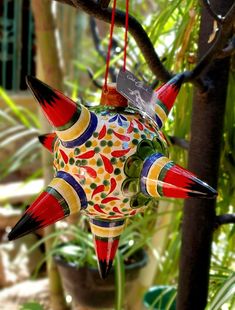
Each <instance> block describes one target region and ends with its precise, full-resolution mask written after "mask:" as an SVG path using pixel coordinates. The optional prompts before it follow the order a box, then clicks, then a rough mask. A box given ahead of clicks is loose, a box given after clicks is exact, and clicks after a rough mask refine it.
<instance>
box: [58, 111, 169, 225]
mask: <svg viewBox="0 0 235 310" xmlns="http://www.w3.org/2000/svg"><path fill="white" fill-rule="evenodd" d="M99 109H100V108H99ZM118 112H119V113H117V111H115V109H110V108H102V109H100V111H99V110H98V111H97V113H96V115H98V116H100V118H99V121H98V125H97V128H96V130H95V131H94V132H93V135H92V137H91V138H90V139H89V140H88V141H86V142H85V143H84V144H83V145H81V146H79V147H75V148H73V149H68V148H66V147H64V146H63V145H62V143H61V142H60V141H59V140H57V142H56V144H55V150H54V153H55V161H54V167H55V168H56V171H59V170H64V171H66V172H68V173H70V174H72V175H73V176H74V177H75V178H76V180H77V181H78V182H79V183H80V184H81V185H82V186H83V188H84V190H85V193H86V196H87V202H88V206H87V208H86V209H85V212H86V213H87V214H88V215H89V216H91V217H94V218H96V217H97V218H105V219H107V218H108V219H115V218H116V219H118V218H123V217H127V216H130V215H134V214H136V213H137V212H139V211H141V210H142V208H143V207H145V206H146V205H147V204H145V203H144V202H145V201H148V200H149V198H146V199H145V200H141V199H140V200H139V204H138V205H135V206H134V205H133V204H130V201H131V198H130V194H131V191H130V192H128V193H127V190H126V189H125V190H123V184H124V182H125V184H126V181H125V180H126V177H127V175H126V173H125V172H124V166H125V163H126V161H127V159H128V158H130V156H131V155H132V154H134V153H136V152H137V150H139V151H140V146H141V144H140V142H141V141H142V140H144V141H145V140H146V141H151V140H153V139H155V140H156V141H157V140H159V141H162V142H161V145H165V144H166V143H165V141H164V140H163V138H162V137H160V136H159V135H158V134H157V138H156V137H155V136H156V131H155V129H154V127H153V126H152V124H151V123H150V122H148V121H146V120H144V119H143V118H142V117H141V116H140V115H139V114H136V113H133V112H130V111H129V110H128V109H126V110H125V109H124V108H122V109H121V110H120V109H118ZM121 113H122V114H121ZM155 140H153V141H155ZM143 151H144V149H143ZM141 153H142V151H141ZM150 200H151V199H150Z"/></svg>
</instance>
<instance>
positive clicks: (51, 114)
mask: <svg viewBox="0 0 235 310" xmlns="http://www.w3.org/2000/svg"><path fill="white" fill-rule="evenodd" d="M26 82H27V85H28V86H29V88H30V89H31V91H32V92H33V94H34V96H35V98H36V99H37V101H38V102H39V103H40V105H41V107H42V109H43V112H44V113H45V115H46V117H47V118H48V120H49V122H50V123H51V125H52V126H54V127H55V128H58V127H63V126H66V125H67V124H68V123H69V122H70V121H71V120H72V119H73V118H75V116H76V113H77V106H76V104H75V103H74V102H73V101H72V100H71V99H69V98H68V97H66V96H65V95H63V94H62V93H61V92H59V91H57V90H55V89H52V88H51V87H49V86H48V85H46V84H45V83H43V82H41V81H40V80H38V79H36V78H35V77H32V76H28V77H27V78H26ZM78 116H79V115H78ZM77 118H78V117H77Z"/></svg>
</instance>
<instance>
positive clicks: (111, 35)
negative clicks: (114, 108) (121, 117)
mask: <svg viewBox="0 0 235 310" xmlns="http://www.w3.org/2000/svg"><path fill="white" fill-rule="evenodd" d="M115 11H116V0H113V9H112V17H111V25H110V34H109V46H108V53H107V59H106V71H105V78H104V90H105V91H107V90H108V75H109V63H110V55H111V49H112V43H113V29H114V21H115Z"/></svg>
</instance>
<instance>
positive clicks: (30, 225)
mask: <svg viewBox="0 0 235 310" xmlns="http://www.w3.org/2000/svg"><path fill="white" fill-rule="evenodd" d="M39 228H40V222H38V221H36V220H35V219H33V218H32V217H31V216H30V215H29V214H27V212H26V213H25V214H24V215H23V216H22V218H21V219H20V220H19V222H18V223H16V225H15V226H14V227H13V228H12V230H11V231H10V233H9V234H8V240H9V241H12V240H15V239H18V238H21V237H23V236H25V235H27V234H29V233H31V232H33V231H34V230H37V229H39Z"/></svg>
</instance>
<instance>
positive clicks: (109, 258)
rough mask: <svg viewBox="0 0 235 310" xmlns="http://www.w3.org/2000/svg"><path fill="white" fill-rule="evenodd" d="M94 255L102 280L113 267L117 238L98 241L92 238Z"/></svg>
mask: <svg viewBox="0 0 235 310" xmlns="http://www.w3.org/2000/svg"><path fill="white" fill-rule="evenodd" d="M94 244H95V250H96V255H97V259H98V267H99V272H100V276H101V277H102V279H105V278H107V276H108V274H109V272H110V269H111V268H112V265H113V260H114V257H115V254H116V251H117V249H118V244H119V237H118V238H115V239H113V238H108V239H99V238H97V237H96V236H95V237H94Z"/></svg>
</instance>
